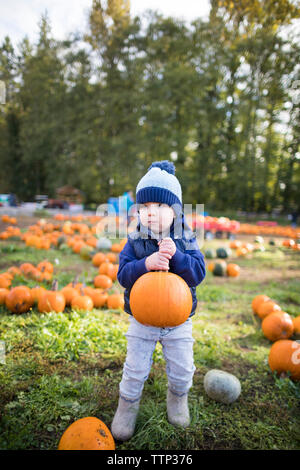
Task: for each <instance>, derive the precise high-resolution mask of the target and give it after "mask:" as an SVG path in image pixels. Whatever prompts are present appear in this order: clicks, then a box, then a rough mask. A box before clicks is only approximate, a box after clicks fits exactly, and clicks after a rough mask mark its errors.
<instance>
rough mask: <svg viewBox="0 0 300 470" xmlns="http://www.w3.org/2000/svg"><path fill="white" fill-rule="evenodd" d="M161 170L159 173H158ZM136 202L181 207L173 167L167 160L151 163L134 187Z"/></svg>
mask: <svg viewBox="0 0 300 470" xmlns="http://www.w3.org/2000/svg"><path fill="white" fill-rule="evenodd" d="M159 170H161V171H159ZM136 202H137V203H138V204H144V203H146V202H160V203H165V204H168V205H169V206H172V205H173V204H180V205H182V194H181V186H180V183H179V181H178V179H177V178H176V176H175V165H174V163H172V162H170V161H169V160H162V161H160V162H153V163H152V165H151V166H150V167H149V168H148V171H147V173H146V174H145V175H144V176H143V177H142V178H141V179H140V181H139V182H138V185H137V187H136Z"/></svg>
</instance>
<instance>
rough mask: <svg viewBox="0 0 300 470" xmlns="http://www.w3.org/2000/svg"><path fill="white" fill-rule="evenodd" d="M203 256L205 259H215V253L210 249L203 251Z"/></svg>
mask: <svg viewBox="0 0 300 470" xmlns="http://www.w3.org/2000/svg"><path fill="white" fill-rule="evenodd" d="M204 254H205V258H207V259H212V258H215V257H216V251H215V250H213V249H212V248H210V249H208V250H205V252H204Z"/></svg>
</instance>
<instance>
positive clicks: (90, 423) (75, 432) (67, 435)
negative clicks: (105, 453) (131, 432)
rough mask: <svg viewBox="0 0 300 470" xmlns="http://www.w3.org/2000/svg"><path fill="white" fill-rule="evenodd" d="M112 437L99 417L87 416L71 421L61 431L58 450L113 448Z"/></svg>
mask: <svg viewBox="0 0 300 470" xmlns="http://www.w3.org/2000/svg"><path fill="white" fill-rule="evenodd" d="M115 448H116V446H115V441H114V438H113V436H112V434H111V432H110V430H109V429H108V427H107V426H106V425H105V424H104V423H103V422H102V421H100V419H98V418H95V417H92V416H88V417H87V418H81V419H78V420H77V421H75V422H74V423H72V424H71V425H70V426H69V427H68V428H67V429H66V430H65V432H64V433H63V435H62V437H61V439H60V441H59V444H58V450H115Z"/></svg>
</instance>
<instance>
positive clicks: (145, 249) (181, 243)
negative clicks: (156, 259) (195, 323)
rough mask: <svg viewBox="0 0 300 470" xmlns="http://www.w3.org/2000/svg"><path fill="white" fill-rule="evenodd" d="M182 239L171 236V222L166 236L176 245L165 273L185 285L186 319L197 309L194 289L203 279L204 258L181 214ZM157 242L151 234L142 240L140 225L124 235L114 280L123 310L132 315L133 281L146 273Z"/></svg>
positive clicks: (143, 233)
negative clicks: (187, 296) (188, 299)
mask: <svg viewBox="0 0 300 470" xmlns="http://www.w3.org/2000/svg"><path fill="white" fill-rule="evenodd" d="M180 222H182V236H181V238H176V236H174V222H173V224H172V226H171V228H170V237H171V238H172V239H173V241H174V243H175V244H176V252H175V254H174V256H173V257H172V258H171V259H170V260H169V272H171V273H175V274H178V275H179V276H181V277H182V278H183V279H184V280H185V282H186V283H187V285H188V286H189V288H190V290H191V294H192V299H193V304H192V309H191V313H190V317H191V316H192V315H194V313H195V309H196V306H197V297H196V286H197V285H198V284H200V283H201V282H202V281H203V279H204V277H205V261H204V256H203V254H202V253H201V251H200V250H199V247H198V243H197V240H196V238H195V236H194V234H193V232H192V231H191V229H190V228H189V227H188V225H187V224H186V222H185V219H184V215H183V214H182V215H181V221H180ZM158 249H159V247H158V240H157V239H154V238H153V234H152V233H151V232H150V231H148V236H147V235H146V237H145V231H143V226H142V225H141V223H140V222H139V223H138V226H137V230H136V231H135V232H133V233H131V234H129V236H128V240H127V242H126V245H125V246H124V248H123V250H122V251H121V253H120V256H119V269H118V274H117V278H118V281H119V283H120V284H121V286H123V287H125V292H124V304H125V305H124V310H125V312H127V313H129V314H130V315H132V312H131V309H130V305H129V296H130V291H131V288H132V286H133V284H134V283H135V281H136V280H137V279H138V278H139V277H140V276H142V275H143V274H145V273H147V272H148V271H147V269H146V266H145V260H146V258H147V257H148V256H149V255H152V253H154V252H155V251H158Z"/></svg>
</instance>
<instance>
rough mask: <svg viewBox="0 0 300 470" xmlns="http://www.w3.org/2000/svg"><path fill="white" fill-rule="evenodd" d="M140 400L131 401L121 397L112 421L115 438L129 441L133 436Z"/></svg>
mask: <svg viewBox="0 0 300 470" xmlns="http://www.w3.org/2000/svg"><path fill="white" fill-rule="evenodd" d="M139 406H140V400H137V401H134V402H131V401H129V400H125V399H124V398H122V397H119V404H118V408H117V411H116V413H115V416H114V419H113V421H112V423H111V432H112V435H113V436H114V438H115V439H117V440H119V441H127V440H128V439H130V438H131V437H132V436H133V433H134V429H135V422H136V418H137V414H138V411H139Z"/></svg>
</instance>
